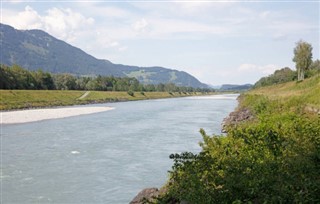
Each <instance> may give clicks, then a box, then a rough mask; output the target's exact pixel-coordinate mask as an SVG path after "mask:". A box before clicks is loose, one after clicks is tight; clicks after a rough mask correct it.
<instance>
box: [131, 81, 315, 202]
mask: <svg viewBox="0 0 320 204" xmlns="http://www.w3.org/2000/svg"><path fill="white" fill-rule="evenodd" d="M319 92H320V77H319V76H315V77H312V78H309V79H306V80H305V81H303V82H299V83H297V82H289V83H285V84H279V85H273V86H269V87H265V88H260V89H255V90H252V91H250V92H247V93H244V94H242V95H241V96H240V97H239V105H238V108H237V109H236V111H235V112H233V113H231V114H230V115H229V117H228V118H227V119H226V120H225V125H226V126H225V128H226V130H227V131H226V132H227V134H226V135H225V136H219V135H213V136H209V135H207V134H206V133H205V131H204V130H201V131H200V132H201V134H202V136H203V140H204V141H203V142H202V143H201V145H200V146H201V147H202V151H201V153H200V154H197V155H194V154H192V153H182V154H175V155H172V156H170V158H172V159H173V166H172V169H171V170H170V175H169V178H170V179H169V180H170V181H169V182H167V184H166V185H165V189H166V190H165V192H164V193H163V194H160V195H159V194H158V198H157V199H158V200H157V201H159V203H233V202H237V203H246V202H252V203H264V202H268V203H269V202H270V203H279V202H285V203H300V202H301V203H308V202H311V203H312V202H319V188H318V186H319V185H320V179H319V176H318V175H319V174H320V172H319V158H320V157H319V155H320V154H319V149H320V142H319V141H320V135H319V132H320V126H319V124H320V118H319V114H320V111H319V107H320V95H319V94H318V93H319ZM186 189H187V190H186ZM154 191H156V192H158V191H157V189H156V190H154ZM148 192H149V190H144V191H142V192H141V193H140V195H139V196H137V197H136V198H135V199H134V200H133V201H132V203H142V201H141V199H140V200H139V198H141V197H146V198H149V197H150V196H149V195H148ZM148 196H149V197H148ZM157 201H156V203H158V202H157Z"/></svg>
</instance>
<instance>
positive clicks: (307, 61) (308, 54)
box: [292, 40, 312, 81]
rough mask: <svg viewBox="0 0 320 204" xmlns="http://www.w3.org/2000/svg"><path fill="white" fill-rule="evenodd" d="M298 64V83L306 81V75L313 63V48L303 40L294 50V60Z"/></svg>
mask: <svg viewBox="0 0 320 204" xmlns="http://www.w3.org/2000/svg"><path fill="white" fill-rule="evenodd" d="M292 60H293V61H294V62H295V63H296V68H297V71H298V81H303V80H304V73H305V71H306V70H308V69H309V67H310V65H311V63H312V46H311V44H309V43H307V42H304V41H302V40H300V41H298V42H297V43H296V47H295V48H294V57H293V59H292Z"/></svg>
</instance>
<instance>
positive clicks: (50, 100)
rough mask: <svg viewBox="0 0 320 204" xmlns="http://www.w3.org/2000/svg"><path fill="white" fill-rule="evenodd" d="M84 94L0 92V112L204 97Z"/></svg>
mask: <svg viewBox="0 0 320 204" xmlns="http://www.w3.org/2000/svg"><path fill="white" fill-rule="evenodd" d="M85 93H86V91H61V90H0V110H13V109H26V108H37V107H52V106H68V105H77V104H89V103H104V102H115V101H136V100H147V99H158V98H173V97H185V96H195V95H204V94H203V93H200V92H192V93H182V92H181V93H178V92H177V93H169V92H134V96H130V95H129V94H128V93H127V92H106V91H90V93H89V94H88V95H87V96H86V97H84V98H83V99H79V98H80V97H81V96H82V95H83V94H85ZM208 94H212V93H208Z"/></svg>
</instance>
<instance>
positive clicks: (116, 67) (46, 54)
mask: <svg viewBox="0 0 320 204" xmlns="http://www.w3.org/2000/svg"><path fill="white" fill-rule="evenodd" d="M0 26H1V30H0V36H1V39H0V44H1V61H0V63H2V64H6V65H13V64H18V65H20V66H22V67H24V68H26V69H29V70H38V69H42V70H43V71H48V72H53V73H71V74H75V75H91V76H95V75H104V76H111V75H113V76H116V77H135V78H137V79H138V80H139V81H140V82H142V83H145V84H158V83H174V84H176V85H178V86H191V87H199V88H208V85H206V84H204V83H201V82H200V81H199V80H198V79H196V78H195V77H193V76H192V75H190V74H188V73H186V72H183V71H177V70H174V69H167V68H163V67H157V66H155V67H138V66H129V65H122V64H113V63H112V62H110V61H108V60H103V59H97V58H95V57H93V56H91V55H89V54H87V53H85V52H84V51H82V50H81V49H79V48H76V47H74V46H72V45H70V44H68V43H66V42H64V41H62V40H59V39H56V38H55V37H53V36H51V35H49V34H48V33H46V32H44V31H42V30H17V29H15V28H13V27H11V26H9V25H5V24H0ZM155 57H156V56H155Z"/></svg>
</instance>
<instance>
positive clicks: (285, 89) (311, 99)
mask: <svg viewBox="0 0 320 204" xmlns="http://www.w3.org/2000/svg"><path fill="white" fill-rule="evenodd" d="M247 94H250V95H264V96H266V97H268V98H269V99H271V100H279V101H281V102H286V103H288V104H291V106H299V105H304V106H308V107H312V108H315V109H318V110H320V76H319V75H317V76H314V77H311V78H309V79H306V80H304V81H303V82H289V83H284V84H278V85H273V86H268V87H263V88H259V89H254V90H252V91H250V92H248V93H247Z"/></svg>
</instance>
